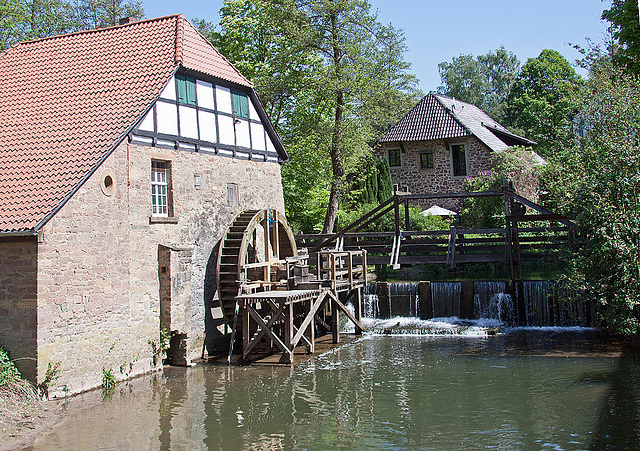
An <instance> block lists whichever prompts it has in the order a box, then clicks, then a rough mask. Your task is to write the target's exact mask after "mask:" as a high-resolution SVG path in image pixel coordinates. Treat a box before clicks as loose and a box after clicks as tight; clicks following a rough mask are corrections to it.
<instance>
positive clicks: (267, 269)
mask: <svg viewBox="0 0 640 451" xmlns="http://www.w3.org/2000/svg"><path fill="white" fill-rule="evenodd" d="M270 217H271V216H270V214H269V210H267V213H266V217H265V219H264V224H263V226H262V229H263V230H264V261H265V262H267V265H266V266H265V267H264V269H263V275H264V277H263V279H262V280H265V281H267V282H270V281H271V267H270V265H269V264H268V262H269V260H270V257H269V248H270V247H271V246H270V243H269V241H270V238H271V236H270V235H271V226H270V221H269V219H270Z"/></svg>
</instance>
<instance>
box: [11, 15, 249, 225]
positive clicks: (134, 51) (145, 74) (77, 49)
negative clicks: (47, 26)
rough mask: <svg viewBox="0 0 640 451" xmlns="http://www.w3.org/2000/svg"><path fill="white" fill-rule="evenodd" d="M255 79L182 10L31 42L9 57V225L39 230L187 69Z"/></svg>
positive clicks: (226, 77)
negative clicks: (176, 74)
mask: <svg viewBox="0 0 640 451" xmlns="http://www.w3.org/2000/svg"><path fill="white" fill-rule="evenodd" d="M180 65H182V66H183V67H186V68H188V69H193V70H196V71H199V72H203V73H206V74H209V75H212V76H215V77H219V78H222V79H224V80H227V81H230V82H233V83H237V84H240V85H243V86H247V87H251V86H252V85H251V83H250V82H249V81H248V80H247V79H246V78H244V77H243V76H242V75H241V74H240V73H239V72H238V71H237V70H235V68H233V66H232V65H231V64H230V63H229V62H228V61H227V60H226V59H225V58H224V57H222V55H220V53H219V52H218V51H217V50H216V49H214V48H213V46H211V45H210V44H209V43H208V42H207V41H206V40H205V39H204V38H203V37H202V36H200V34H199V33H198V32H197V31H196V30H195V29H194V28H193V26H192V25H191V24H190V23H189V22H188V21H187V20H186V19H185V18H184V17H183V16H181V15H176V16H168V17H162V18H158V19H152V20H146V21H141V22H134V23H132V24H127V25H122V26H117V27H110V28H104V29H99V30H91V31H86V32H80V33H73V34H69V35H62V36H54V37H51V38H46V39H41V40H37V41H27V42H21V43H18V44H16V45H14V46H13V47H11V48H9V49H8V50H7V51H6V52H4V53H3V54H1V55H0V80H1V82H0V123H1V124H2V126H0V233H6V232H17V231H34V230H36V229H37V228H38V227H40V226H41V225H42V224H43V223H44V222H46V220H47V219H48V217H49V216H50V215H51V214H52V213H53V212H55V211H56V209H57V207H59V206H60V205H62V204H63V202H64V200H65V199H66V198H67V197H68V196H69V195H71V194H72V193H73V191H74V189H76V188H77V187H78V186H80V185H81V184H82V182H83V180H84V179H85V177H87V175H88V174H90V173H91V171H92V170H94V169H95V168H96V167H97V166H98V165H99V164H100V163H101V161H102V159H103V158H105V157H106V156H107V155H108V154H109V152H110V151H111V150H112V149H113V148H115V146H116V145H117V144H119V142H120V141H121V140H122V139H123V138H124V136H126V134H127V132H128V131H129V129H130V128H131V127H132V126H133V125H134V124H135V123H136V122H137V120H138V119H140V117H141V116H142V115H143V114H144V112H145V111H146V109H147V108H148V107H149V105H150V104H151V103H152V102H153V101H154V99H155V98H156V97H157V96H158V95H159V93H160V91H161V90H162V88H163V87H164V86H165V84H166V83H167V82H168V81H169V79H170V78H171V76H172V75H173V73H174V72H175V71H176V70H177V68H178V67H179V66H180Z"/></svg>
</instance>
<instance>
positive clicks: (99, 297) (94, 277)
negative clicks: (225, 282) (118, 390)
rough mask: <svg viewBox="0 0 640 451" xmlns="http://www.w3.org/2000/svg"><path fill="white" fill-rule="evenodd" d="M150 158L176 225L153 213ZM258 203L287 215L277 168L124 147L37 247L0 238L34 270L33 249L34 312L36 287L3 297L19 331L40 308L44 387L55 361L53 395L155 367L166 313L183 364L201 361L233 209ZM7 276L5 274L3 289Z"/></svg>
mask: <svg viewBox="0 0 640 451" xmlns="http://www.w3.org/2000/svg"><path fill="white" fill-rule="evenodd" d="M152 159H153V160H162V161H167V162H169V163H170V168H171V169H170V170H171V177H170V179H171V185H172V186H171V188H172V201H173V216H172V217H170V218H151V190H150V184H151V161H152ZM105 173H110V174H113V178H114V179H115V190H114V192H113V194H111V195H107V194H105V193H104V191H103V190H102V189H101V181H102V177H103V175H104V174H105ZM195 175H199V176H200V177H199V179H200V180H201V184H200V185H199V187H196V184H195V182H194V181H195ZM228 183H235V184H237V185H238V192H239V198H240V205H239V206H228V205H227V184H228ZM261 208H275V209H278V210H280V211H284V201H283V194H282V184H281V180H280V165H279V164H277V163H267V162H259V161H246V160H239V159H234V158H227V157H222V156H217V155H211V154H203V153H196V152H188V151H183V150H173V149H171V150H164V149H159V148H155V147H147V146H140V145H134V144H129V143H127V142H126V140H125V141H124V142H123V143H122V144H121V145H120V146H119V147H118V148H117V149H116V150H115V151H114V152H113V153H112V154H111V155H110V156H109V158H107V160H106V161H105V162H104V163H103V164H102V165H101V166H100V167H99V168H98V169H97V171H95V173H94V174H92V175H91V176H90V177H89V179H88V180H87V181H86V182H85V183H84V185H83V186H82V187H81V188H80V189H79V190H78V192H76V193H75V194H74V195H73V196H72V197H71V199H70V200H69V201H68V202H67V203H66V204H65V206H64V207H63V208H62V209H61V210H60V211H59V212H58V213H57V214H56V215H55V216H54V217H53V218H52V219H51V220H50V221H49V222H48V223H47V224H46V226H45V227H44V229H43V233H42V237H41V241H42V242H41V243H39V244H38V245H37V247H36V243H35V238H34V239H32V240H31V241H24V242H22V241H20V242H16V243H5V242H2V243H1V245H2V246H3V247H6V246H12V250H11V251H10V252H12V253H13V252H15V253H20V254H21V255H23V257H22V258H23V259H24V264H25V265H27V266H29V265H30V267H31V268H33V270H32V274H34V275H35V253H36V249H37V266H38V271H37V274H38V276H37V307H35V305H36V296H35V295H34V293H33V291H34V290H35V286H36V284H35V283H32V282H31V283H29V284H26V285H25V284H21V286H22V287H23V288H21V290H23V291H24V293H15V294H12V293H5V292H3V291H0V308H3V309H6V308H12V309H18V308H22V309H23V310H24V313H25V316H26V317H27V321H26V322H25V326H24V334H27V335H28V334H29V333H33V331H35V326H33V330H31V329H30V327H31V326H29V324H31V323H33V322H34V319H35V318H28V317H29V314H28V312H29V311H31V312H32V313H31V316H32V317H35V314H34V312H35V310H36V309H37V323H38V335H37V345H36V346H35V347H36V348H37V354H38V368H37V381H38V382H40V381H42V379H43V378H44V374H45V372H46V368H47V365H48V364H49V363H52V364H53V363H56V362H60V375H59V377H58V379H56V380H55V381H54V387H53V388H52V390H51V392H52V393H54V394H69V393H76V392H79V391H83V390H86V389H89V388H92V387H96V386H99V385H100V383H101V379H102V374H103V369H104V370H108V369H111V370H113V372H114V373H115V375H116V376H117V377H118V378H126V377H130V376H132V375H135V374H140V373H143V372H146V371H150V370H153V369H155V368H156V367H157V366H156V364H154V362H156V363H159V360H158V357H159V356H157V355H156V356H154V355H153V350H154V347H157V345H158V341H159V331H160V324H161V315H162V316H163V321H162V322H163V325H164V324H167V325H169V327H170V329H171V330H172V331H176V332H179V333H186V334H187V335H188V343H187V350H188V356H187V357H188V358H189V359H193V358H195V357H199V355H200V353H201V350H202V346H203V340H204V324H205V312H210V311H211V310H210V309H211V307H212V301H213V299H212V297H213V292H214V291H215V287H211V280H213V279H214V277H212V275H211V274H210V273H211V262H212V261H215V247H216V245H217V244H218V242H219V241H220V239H221V238H222V236H223V234H224V233H225V231H226V227H227V226H228V225H229V224H230V223H231V222H232V220H233V218H234V217H235V216H236V215H237V214H238V213H240V212H241V211H243V210H246V209H261ZM13 248H15V249H13ZM0 255H3V256H4V255H9V254H5V253H4V252H3V253H2V254H0ZM29 255H30V257H29ZM3 264H6V263H4V261H3V260H0V267H1V266H2V265H3ZM167 266H168V267H167ZM163 267H164V268H165V270H166V271H167V272H168V273H169V276H168V279H167V278H165V279H163V276H162V274H163V272H162V271H163ZM10 277H12V276H11V275H10V274H9V273H6V272H4V271H2V274H0V278H5V279H7V283H2V285H1V286H2V287H5V286H8V285H7V284H10V279H9V278H10ZM16 277H17V275H16ZM20 277H26V276H24V273H21V275H20ZM33 277H35V276H33ZM205 281H207V282H206V283H205ZM2 282H4V279H3V280H2ZM205 285H208V286H205ZM3 289H4V288H3ZM5 291H6V290H5ZM161 292H162V295H161ZM205 294H206V296H205ZM167 296H168V297H169V298H170V299H166V297H167ZM162 297H165V299H164V300H163V301H162V302H161V299H162ZM25 302H26V304H25ZM167 302H168V304H167ZM20 303H22V304H20ZM18 304H19V305H18ZM23 304H24V305H23ZM27 304H28V305H27ZM163 305H164V306H165V308H163V307H162V306H163ZM167 305H168V306H169V307H168V308H169V310H167V309H166V306H167ZM205 305H206V308H205ZM29 306H31V307H30V308H31V310H29ZM220 316H221V315H220V312H218V319H219V318H220ZM3 340H4V338H3ZM33 342H34V339H33V338H31V343H33ZM25 343H29V341H28V340H26V341H25ZM33 347H34V345H33V344H32V345H31V348H33Z"/></svg>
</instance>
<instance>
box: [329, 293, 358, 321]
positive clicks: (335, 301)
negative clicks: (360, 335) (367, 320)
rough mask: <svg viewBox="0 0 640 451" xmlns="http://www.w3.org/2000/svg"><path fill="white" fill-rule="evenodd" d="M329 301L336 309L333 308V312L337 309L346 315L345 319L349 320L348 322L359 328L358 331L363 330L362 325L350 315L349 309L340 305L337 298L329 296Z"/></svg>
mask: <svg viewBox="0 0 640 451" xmlns="http://www.w3.org/2000/svg"><path fill="white" fill-rule="evenodd" d="M330 296H331V299H332V301H333V306H334V307H337V309H336V308H334V311H337V310H338V309H340V310H342V312H343V313H344V314H345V315H347V318H349V320H350V321H351V322H352V323H353V324H354V325H355V326H356V327H359V328H360V329H364V326H363V325H362V323H360V321H358V320H357V319H356V318H355V316H353V313H351V312H350V311H349V309H348V308H347V307H346V306H345V305H344V304H343V303H342V302H340V300H338V298H337V296H334V295H333V293H331V294H330Z"/></svg>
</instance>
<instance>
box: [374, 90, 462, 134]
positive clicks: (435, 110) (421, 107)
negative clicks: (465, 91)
mask: <svg viewBox="0 0 640 451" xmlns="http://www.w3.org/2000/svg"><path fill="white" fill-rule="evenodd" d="M470 134H471V133H470V132H469V131H468V130H466V129H465V128H464V126H463V125H462V124H460V122H458V121H457V120H456V119H455V118H454V117H453V115H452V114H451V113H450V112H449V111H447V110H446V109H445V108H444V107H443V105H442V104H441V103H440V102H439V101H438V99H437V98H436V96H435V95H434V94H427V95H426V96H424V97H423V98H422V100H420V102H418V104H417V105H416V106H414V107H413V108H412V109H411V111H409V112H408V113H407V114H406V115H405V116H404V117H403V118H402V119H400V120H399V121H398V122H397V123H396V124H395V125H394V126H393V127H391V128H390V129H389V130H387V131H386V133H385V134H384V135H383V136H382V138H380V142H399V141H427V140H431V139H445V138H460V137H462V136H467V135H470Z"/></svg>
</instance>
